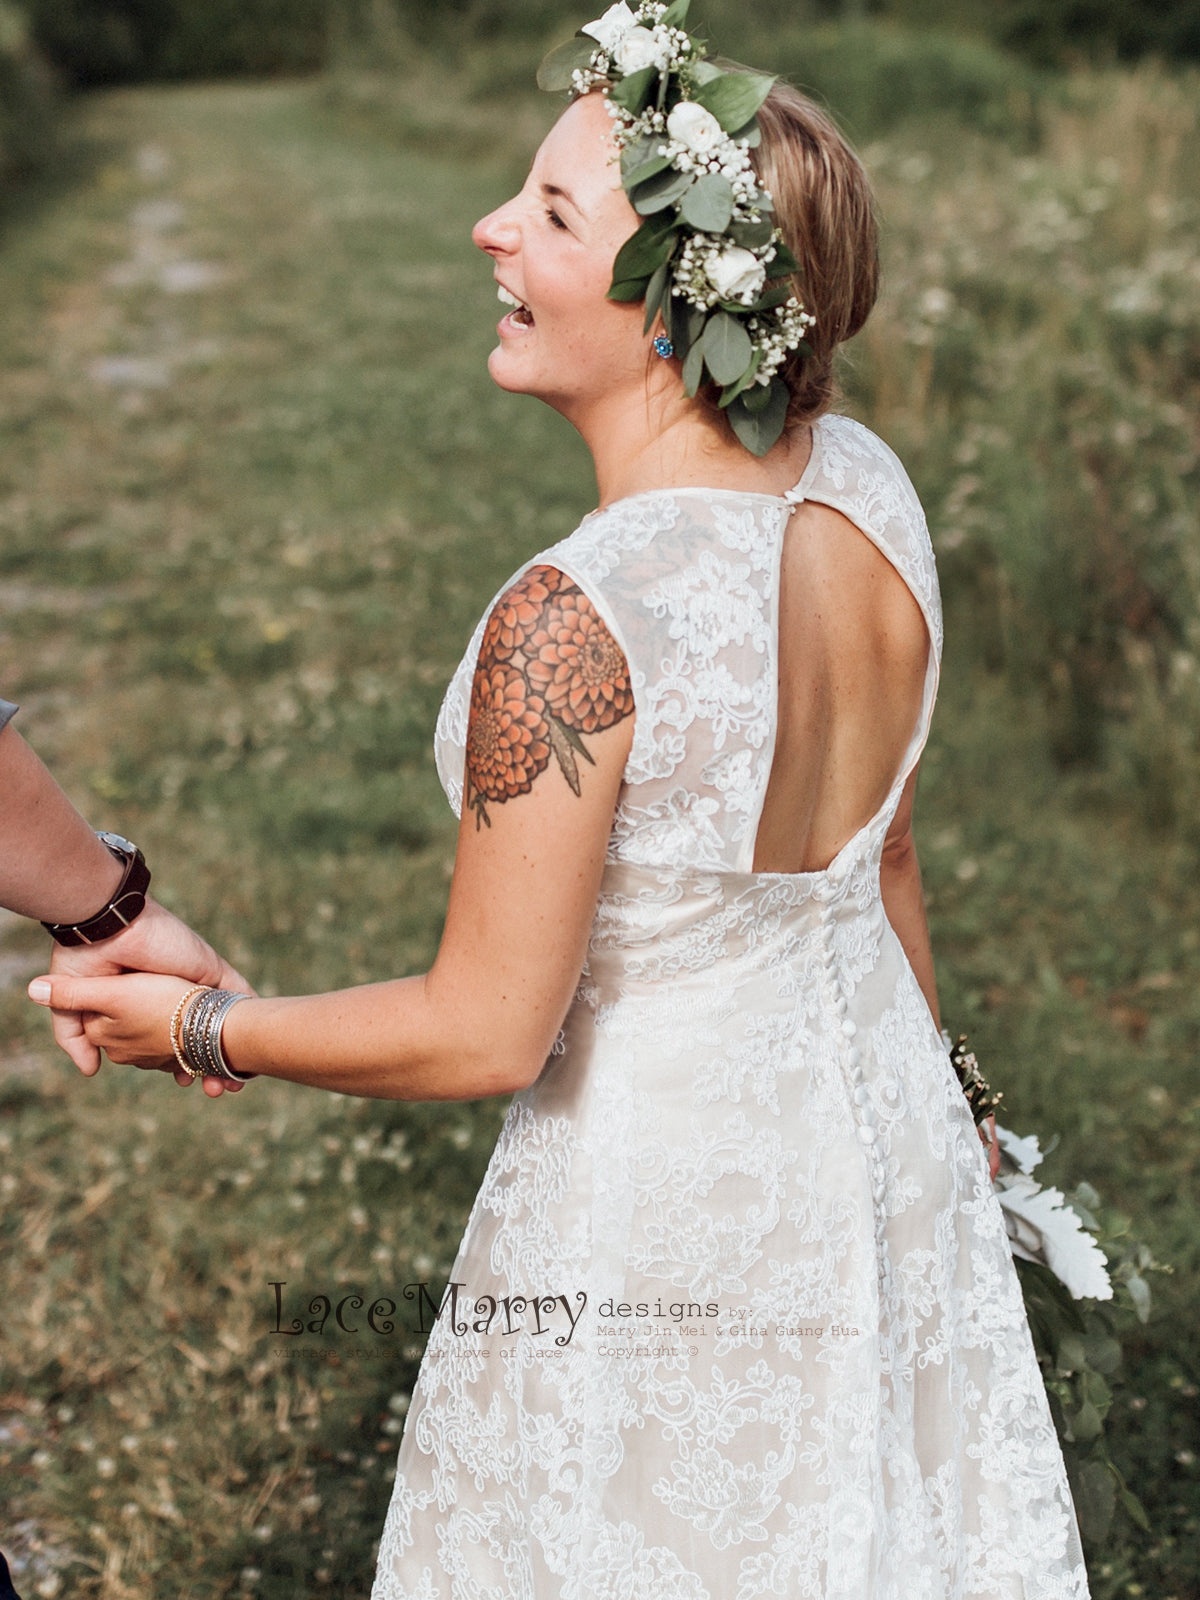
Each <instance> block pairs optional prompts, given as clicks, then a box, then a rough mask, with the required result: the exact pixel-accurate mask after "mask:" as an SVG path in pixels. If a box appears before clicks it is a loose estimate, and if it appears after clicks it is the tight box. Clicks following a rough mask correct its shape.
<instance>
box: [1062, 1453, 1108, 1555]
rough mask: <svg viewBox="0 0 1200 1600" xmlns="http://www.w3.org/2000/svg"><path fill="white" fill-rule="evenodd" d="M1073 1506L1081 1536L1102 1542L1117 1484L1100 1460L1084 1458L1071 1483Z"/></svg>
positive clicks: (1106, 1529)
mask: <svg viewBox="0 0 1200 1600" xmlns="http://www.w3.org/2000/svg"><path fill="white" fill-rule="evenodd" d="M1073 1488H1074V1491H1075V1493H1074V1500H1075V1510H1076V1512H1077V1513H1078V1515H1079V1523H1080V1527H1081V1529H1082V1531H1083V1535H1084V1538H1085V1539H1087V1540H1088V1541H1089V1542H1095V1543H1097V1544H1099V1543H1103V1541H1104V1539H1105V1538H1106V1537H1107V1534H1108V1530H1109V1527H1110V1525H1111V1523H1112V1514H1113V1505H1114V1502H1115V1500H1116V1496H1117V1485H1116V1480H1115V1479H1114V1477H1113V1475H1112V1473H1111V1472H1110V1471H1109V1469H1108V1468H1107V1467H1106V1466H1105V1465H1104V1463H1103V1462H1100V1461H1085V1462H1084V1463H1083V1464H1082V1466H1081V1467H1080V1468H1079V1471H1078V1473H1077V1474H1076V1477H1075V1482H1074V1484H1073Z"/></svg>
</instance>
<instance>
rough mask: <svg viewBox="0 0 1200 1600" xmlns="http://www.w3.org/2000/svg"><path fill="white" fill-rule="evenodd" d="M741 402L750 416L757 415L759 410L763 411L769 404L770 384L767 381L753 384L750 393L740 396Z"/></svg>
mask: <svg viewBox="0 0 1200 1600" xmlns="http://www.w3.org/2000/svg"><path fill="white" fill-rule="evenodd" d="M742 403H743V404H744V406H745V407H746V410H747V411H749V412H750V414H751V415H752V416H757V414H758V413H759V412H760V411H765V410H766V409H767V407H768V406H769V405H770V404H771V386H770V384H768V383H758V384H755V386H754V388H753V389H751V391H750V393H749V394H747V395H744V396H743V397H742Z"/></svg>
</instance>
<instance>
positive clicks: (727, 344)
mask: <svg viewBox="0 0 1200 1600" xmlns="http://www.w3.org/2000/svg"><path fill="white" fill-rule="evenodd" d="M701 343H702V344H703V346H704V360H705V364H706V365H707V367H708V370H709V371H710V372H711V373H712V375H713V379H714V381H715V382H716V383H719V384H721V385H722V386H724V385H725V384H727V383H736V382H737V380H738V379H739V378H740V377H741V376H742V374H743V373H744V372H745V370H746V368H747V367H748V366H749V365H750V361H751V358H752V357H753V355H754V346H753V345H752V344H751V343H750V335H749V334H748V333H747V332H746V330H745V328H743V327H742V325H741V323H740V322H739V321H738V320H737V318H736V317H731V316H730V315H729V313H728V312H727V311H717V312H715V313H714V314H713V315H712V316H711V317H709V319H708V322H707V323H706V324H705V328H704V337H703V339H702V340H701Z"/></svg>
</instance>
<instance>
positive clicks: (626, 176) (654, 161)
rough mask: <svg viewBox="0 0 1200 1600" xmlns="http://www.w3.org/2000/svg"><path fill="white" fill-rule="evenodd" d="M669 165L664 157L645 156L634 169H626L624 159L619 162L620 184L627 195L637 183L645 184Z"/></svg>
mask: <svg viewBox="0 0 1200 1600" xmlns="http://www.w3.org/2000/svg"><path fill="white" fill-rule="evenodd" d="M670 165H671V163H670V161H669V160H668V159H667V157H666V156H655V155H647V156H646V157H645V159H644V160H642V161H640V162H639V163H638V164H637V166H636V167H626V166H625V164H624V157H622V162H621V182H622V183H623V184H624V186H625V190H626V192H627V193H628V192H629V191H630V190H632V189H636V188H637V186H638V184H639V183H645V182H646V180H647V178H653V177H656V176H657V175H658V173H660V172H663V171H664V170H665V169H666V168H667V167H669V166H670Z"/></svg>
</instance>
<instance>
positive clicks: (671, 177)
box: [625, 167, 705, 217]
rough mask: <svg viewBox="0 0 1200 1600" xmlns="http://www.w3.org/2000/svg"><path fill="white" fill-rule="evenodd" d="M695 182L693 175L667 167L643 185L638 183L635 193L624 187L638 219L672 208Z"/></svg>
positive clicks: (627, 186)
mask: <svg viewBox="0 0 1200 1600" xmlns="http://www.w3.org/2000/svg"><path fill="white" fill-rule="evenodd" d="M704 181H705V180H704V179H703V178H701V179H700V182H701V183H703V182H704ZM695 182H696V177H695V174H694V173H691V172H676V171H675V169H674V167H668V169H667V170H666V171H665V172H660V173H658V174H656V175H655V176H654V177H652V178H648V179H647V180H646V182H645V183H639V185H638V188H637V191H636V193H635V192H634V191H633V190H632V189H630V187H629V185H628V184H626V186H625V187H626V189H627V190H628V191H629V198H630V200H631V201H632V202H633V209H634V210H635V211H636V212H637V214H638V215H639V216H640V217H648V216H651V215H653V213H654V212H655V211H665V210H666V208H667V207H668V206H673V205H674V204H675V202H676V201H677V200H679V199H680V198H681V197H682V196H683V195H685V194H686V193H687V192H688V190H689V189H690V188H691V187H692V186H693V184H695Z"/></svg>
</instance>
